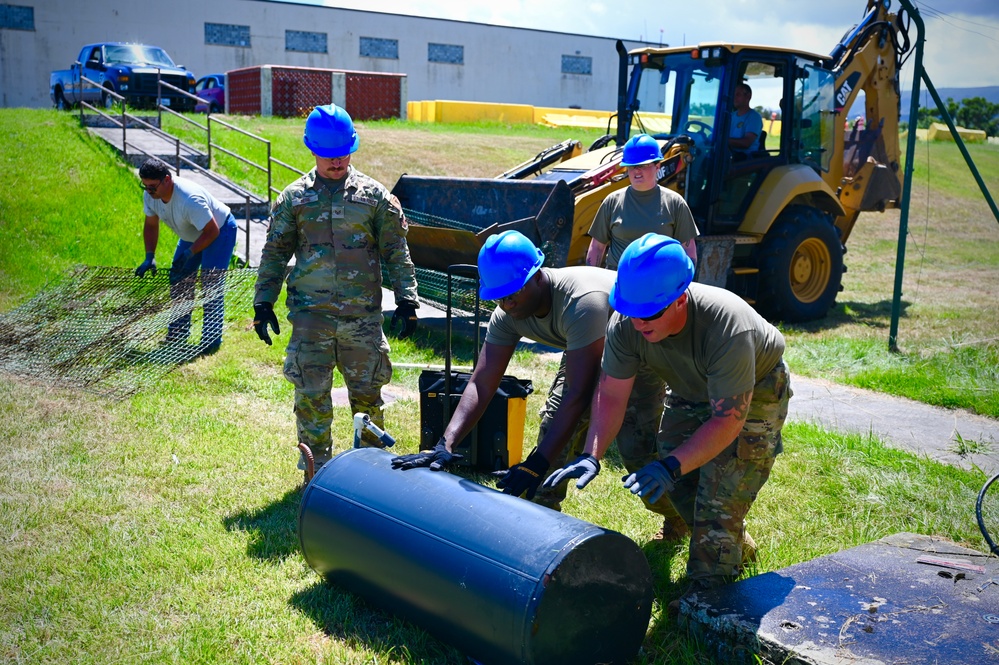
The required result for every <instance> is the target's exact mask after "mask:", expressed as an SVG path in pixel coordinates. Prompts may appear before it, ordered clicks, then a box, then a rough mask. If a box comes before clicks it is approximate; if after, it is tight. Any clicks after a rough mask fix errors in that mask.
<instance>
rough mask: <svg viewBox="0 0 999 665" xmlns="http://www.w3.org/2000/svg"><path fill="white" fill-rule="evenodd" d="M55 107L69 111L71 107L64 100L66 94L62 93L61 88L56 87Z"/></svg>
mask: <svg viewBox="0 0 999 665" xmlns="http://www.w3.org/2000/svg"><path fill="white" fill-rule="evenodd" d="M55 107H56V108H57V109H59V110H60V111H69V110H71V109H72V108H73V105H72V104H70V103H69V102H67V101H66V96H65V95H64V94H62V88H56V91H55Z"/></svg>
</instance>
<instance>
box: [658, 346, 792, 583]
mask: <svg viewBox="0 0 999 665" xmlns="http://www.w3.org/2000/svg"><path fill="white" fill-rule="evenodd" d="M792 394H793V392H792V391H791V384H790V378H789V375H788V371H787V366H786V365H785V364H784V362H783V361H781V362H780V363H778V364H777V366H776V367H775V368H774V369H773V370H772V371H771V372H770V373H769V374H767V375H766V376H765V377H763V379H761V380H760V381H759V382H758V383H757V384H756V385H755V386H754V387H753V401H752V403H751V404H750V405H749V414H748V416H747V418H746V424H745V426H744V427H743V429H742V431H741V432H740V433H739V436H738V437H737V438H736V439H735V440H734V441H732V443H731V444H730V445H729V446H728V447H727V448H725V450H723V451H722V452H720V453H718V455H717V456H716V457H715V458H714V459H712V460H711V461H710V462H708V463H707V464H705V465H704V466H702V467H700V468H699V469H695V470H694V471H692V472H690V473H687V474H684V475H683V477H682V478H680V481H679V482H678V483H677V484H676V487H675V488H674V490H673V491H672V492H670V493H669V498H670V500H672V502H673V505H674V506H676V509H677V511H678V512H679V513H680V515H681V516H682V517H683V519H684V521H685V522H686V523H687V525H688V526H689V527H690V528H691V535H690V557H689V559H688V562H687V577H688V579H689V580H690V581H691V582H692V583H693V584H695V585H697V586H698V587H700V588H712V587H716V586H720V585H722V584H725V583H726V582H729V581H731V580H732V579H734V578H735V577H737V576H738V575H739V573H741V572H742V542H743V536H744V534H745V532H746V526H745V519H746V514H747V513H748V512H749V508H750V507H751V506H752V505H753V502H754V501H756V497H757V495H758V494H759V491H760V489H761V488H762V487H763V485H764V483H766V482H767V479H768V478H769V477H770V470H771V468H772V467H773V464H774V459H775V457H776V455H777V454H778V453H780V452H781V451H782V450H783V445H782V442H781V428H782V427H783V426H784V420H785V419H786V418H787V405H788V401H789V400H790V399H791V395H792ZM710 417H711V407H710V405H708V404H703V403H694V402H688V401H686V400H683V399H679V398H676V397H672V396H670V397H667V399H666V409H665V411H664V412H663V418H662V425H661V426H660V428H659V437H658V446H659V455H660V458H661V459H665V458H666V457H668V456H669V455H670V453H671V452H672V451H673V450H674V449H676V448H677V447H679V446H680V445H681V444H682V443H684V442H685V441H687V439H689V438H690V436H691V435H692V434H693V433H694V431H695V430H696V429H697V428H698V427H700V426H701V425H702V424H703V423H704V422H706V421H707V420H708V418H710Z"/></svg>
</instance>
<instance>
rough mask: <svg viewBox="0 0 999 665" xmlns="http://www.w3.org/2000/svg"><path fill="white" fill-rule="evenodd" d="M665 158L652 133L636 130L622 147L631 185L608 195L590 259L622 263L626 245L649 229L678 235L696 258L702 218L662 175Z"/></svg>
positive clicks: (607, 263)
mask: <svg viewBox="0 0 999 665" xmlns="http://www.w3.org/2000/svg"><path fill="white" fill-rule="evenodd" d="M662 161H663V156H662V152H661V149H660V147H659V142H658V141H656V139H655V138H653V137H652V136H649V135H648V134H638V135H637V136H632V137H631V138H630V139H628V141H627V142H626V143H625V144H624V147H623V148H622V149H621V166H624V167H625V168H626V169H627V171H628V182H629V185H628V186H627V187H625V188H624V189H619V190H617V191H616V192H612V193H610V194H608V195H607V198H605V199H604V200H603V202H602V203H601V204H600V207H599V208H598V209H597V214H596V215H595V216H594V217H593V223H592V224H590V230H589V231H587V235H589V236H590V246H589V247H588V248H587V250H586V265H588V266H606V267H608V268H610V269H611V270H615V269H617V262H618V260H619V259H620V258H621V254H622V253H623V252H624V249H625V247H627V246H628V245H630V244H631V243H632V241H634V240H636V239H638V238H641V237H642V236H643V235H645V234H646V233H658V234H660V235H664V236H669V237H670V238H676V239H677V240H679V241H680V244H681V245H683V248H684V250H685V251H686V252H687V255H688V256H689V257H690V260H691V261H693V262H694V263H695V264H696V263H697V236H698V231H697V224H696V223H695V222H694V216H693V214H691V212H690V207H689V206H688V205H687V201H685V200H684V198H683V197H682V196H680V194H678V193H677V192H674V191H673V190H672V189H669V188H668V187H663V186H662V185H660V184H659V181H658V179H657V177H658V173H659V164H660V163H661V162H662Z"/></svg>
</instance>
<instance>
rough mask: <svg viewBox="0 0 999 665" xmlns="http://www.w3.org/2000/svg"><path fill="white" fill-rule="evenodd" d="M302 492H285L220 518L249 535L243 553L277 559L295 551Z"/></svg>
mask: <svg viewBox="0 0 999 665" xmlns="http://www.w3.org/2000/svg"><path fill="white" fill-rule="evenodd" d="M301 503H302V493H301V492H300V491H299V490H298V489H294V490H290V491H289V492H287V493H285V495H284V496H283V497H281V499H280V500H278V501H275V502H273V503H270V504H268V505H266V506H264V507H262V508H259V509H257V510H253V511H243V512H239V513H235V514H234V515H229V516H228V517H226V518H225V519H224V520H223V523H224V524H225V527H226V529H228V530H230V531H245V532H246V533H247V534H249V535H250V541H249V543H248V544H247V546H246V553H247V554H248V555H250V556H251V557H253V558H255V559H263V560H266V561H276V560H280V559H284V558H286V557H289V556H292V555H297V554H298V552H299V549H300V547H299V540H298V509H299V506H300V505H301Z"/></svg>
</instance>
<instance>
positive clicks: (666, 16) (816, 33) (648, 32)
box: [291, 0, 999, 89]
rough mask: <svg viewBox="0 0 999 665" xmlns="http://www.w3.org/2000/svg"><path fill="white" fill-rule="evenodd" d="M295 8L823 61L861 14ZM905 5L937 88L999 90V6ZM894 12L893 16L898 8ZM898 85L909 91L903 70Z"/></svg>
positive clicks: (761, 5) (365, 2)
mask: <svg viewBox="0 0 999 665" xmlns="http://www.w3.org/2000/svg"><path fill="white" fill-rule="evenodd" d="M291 1H293V2H303V3H308V4H321V5H327V6H331V7H340V8H344V9H360V10H364V11H374V12H387V13H391V14H406V15H410V16H426V17H430V18H445V19H452V20H457V21H471V22H474V23H486V24H490V25H502V26H510V27H517V28H533V29H538V30H551V31H555V32H567V33H574V34H582V35H594V36H599V37H611V38H617V39H630V40H643V41H651V42H656V43H659V42H663V43H666V44H669V45H671V46H681V45H684V44H695V43H697V42H701V41H729V42H741V43H749V44H764V45H769V46H781V47H788V48H798V49H802V50H806V51H812V52H815V53H829V52H830V51H831V50H832V48H833V47H834V46H835V45H836V44H837V43H838V42H839V40H840V39H841V38H842V37H843V36H844V34H846V32H847V30H849V29H850V28H851V27H852V26H854V25H855V24H856V23H857V22H859V21H860V19H861V18H862V17H863V14H864V10H865V9H866V7H867V3H866V1H865V0H820V1H818V2H810V1H806V2H802V1H801V0H713V1H709V2H705V1H704V0H701V1H700V2H697V1H696V0H695V1H691V0H679V1H678V0H630V1H629V2H621V1H620V0H617V1H614V0H503V1H500V2H497V0H291ZM911 1H912V4H914V5H915V6H916V7H917V8H918V9H919V12H920V15H921V16H922V18H923V22H924V24H925V27H926V30H925V34H924V39H925V51H924V55H923V66H924V67H925V68H926V71H927V73H928V74H929V78H930V81H932V83H933V85H934V87H936V88H952V87H979V86H999V1H997V0H932V4H928V3H926V2H923V1H922V0H911ZM891 6H892V10H891V11H893V12H897V11H898V10H899V7H900V4H899V2H898V0H893V1H892V4H891ZM911 30H912V31H913V33H914V31H915V26H912V28H911ZM903 79H905V83H904V84H903V88H904V89H909V88H911V82H912V78H911V73H910V74H909V75H908V76H906V73H905V70H904V69H903Z"/></svg>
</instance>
